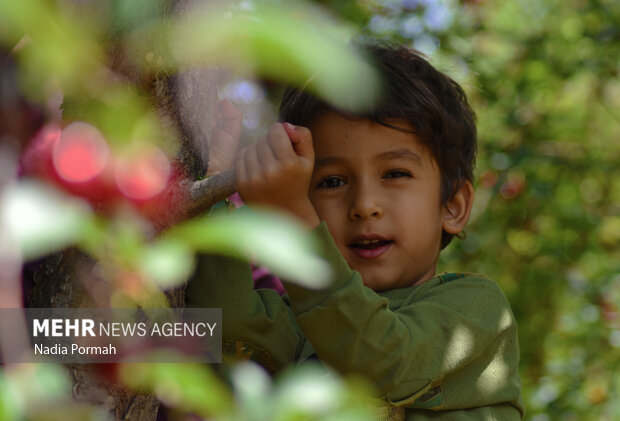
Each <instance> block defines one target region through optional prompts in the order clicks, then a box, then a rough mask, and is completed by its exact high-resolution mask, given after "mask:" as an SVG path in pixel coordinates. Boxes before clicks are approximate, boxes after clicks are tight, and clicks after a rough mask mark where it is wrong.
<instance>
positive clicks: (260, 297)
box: [185, 255, 303, 372]
mask: <svg viewBox="0 0 620 421" xmlns="http://www.w3.org/2000/svg"><path fill="white" fill-rule="evenodd" d="M185 295H186V306H187V307H202V308H221V309H222V329H223V331H222V337H223V340H224V354H225V355H227V354H232V355H234V356H235V357H240V358H249V359H252V360H254V361H256V362H258V363H260V364H261V365H262V366H264V367H265V368H266V369H268V370H270V371H272V372H274V371H276V370H278V369H281V368H283V367H285V366H286V365H288V364H290V363H291V362H293V361H294V360H295V358H296V356H297V355H298V354H299V351H300V350H301V347H302V345H303V343H302V336H301V332H300V330H299V326H298V325H297V322H296V321H295V316H294V315H293V314H292V311H291V309H290V307H289V306H288V305H286V303H284V301H283V300H282V298H281V297H280V295H279V294H278V293H277V292H276V291H273V290H254V289H253V285H252V271H251V268H250V265H249V264H248V263H247V262H245V261H242V260H239V259H236V258H232V257H224V256H215V255H201V256H199V257H198V265H197V268H196V272H195V274H194V276H193V277H192V279H191V280H190V282H189V284H188V286H187V289H186V294H185ZM229 356H230V355H229Z"/></svg>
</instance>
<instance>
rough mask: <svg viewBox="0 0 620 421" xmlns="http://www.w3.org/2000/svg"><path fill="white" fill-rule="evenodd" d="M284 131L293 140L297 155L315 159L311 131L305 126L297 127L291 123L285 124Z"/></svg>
mask: <svg viewBox="0 0 620 421" xmlns="http://www.w3.org/2000/svg"><path fill="white" fill-rule="evenodd" d="M283 126H284V130H285V131H286V134H287V135H288V137H289V139H290V140H291V144H292V145H293V149H294V150H295V153H296V154H297V155H299V156H301V157H303V158H308V159H311V160H313V159H314V149H313V147H312V133H311V132H310V129H308V128H307V127H303V126H295V125H293V124H291V123H284V124H283Z"/></svg>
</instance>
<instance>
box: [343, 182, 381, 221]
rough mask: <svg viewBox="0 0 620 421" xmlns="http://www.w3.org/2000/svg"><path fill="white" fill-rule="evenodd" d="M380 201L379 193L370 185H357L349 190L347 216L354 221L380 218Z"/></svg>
mask: <svg viewBox="0 0 620 421" xmlns="http://www.w3.org/2000/svg"><path fill="white" fill-rule="evenodd" d="M380 201H381V200H380V194H379V193H378V192H377V191H376V189H374V188H373V187H372V186H368V185H360V186H357V188H355V189H352V191H351V200H350V206H349V218H350V219H351V220H354V221H355V220H360V219H361V220H363V219H379V218H381V217H382V216H383V206H382V205H381V203H380Z"/></svg>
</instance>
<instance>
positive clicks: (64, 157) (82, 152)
mask: <svg viewBox="0 0 620 421" xmlns="http://www.w3.org/2000/svg"><path fill="white" fill-rule="evenodd" d="M109 155H110V150H109V147H108V144H107V143H106V141H105V139H104V138H103V136H102V135H101V133H99V131H98V130H97V129H96V128H95V127H93V126H91V125H90V124H86V123H83V122H79V121H78V122H75V123H71V124H70V125H68V126H67V127H65V129H64V130H63V131H62V134H61V135H60V139H59V140H58V142H56V144H55V145H54V149H53V161H54V168H55V169H56V172H57V173H58V175H59V176H60V178H62V179H63V180H65V181H67V182H70V183H81V182H85V181H88V180H91V179H93V178H95V177H97V176H99V175H100V174H101V173H103V170H104V169H105V167H106V164H107V162H108V157H109Z"/></svg>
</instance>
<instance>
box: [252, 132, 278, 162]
mask: <svg viewBox="0 0 620 421" xmlns="http://www.w3.org/2000/svg"><path fill="white" fill-rule="evenodd" d="M268 139H269V136H266V137H265V136H263V137H261V138H260V139H258V140H257V141H256V153H257V156H258V161H259V162H260V164H261V166H262V168H263V169H266V168H269V167H272V166H274V165H275V164H276V162H277V159H276V156H275V155H274V153H273V151H272V147H271V144H270V142H269V140H268Z"/></svg>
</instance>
